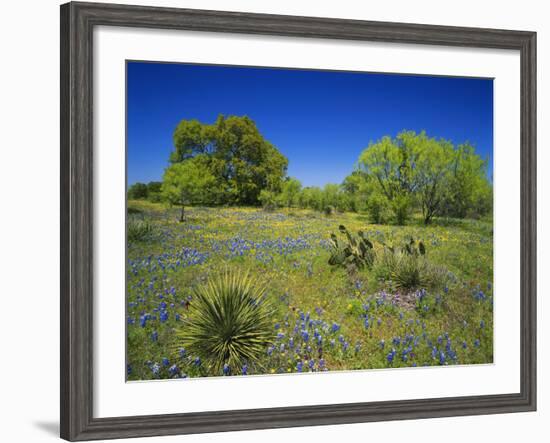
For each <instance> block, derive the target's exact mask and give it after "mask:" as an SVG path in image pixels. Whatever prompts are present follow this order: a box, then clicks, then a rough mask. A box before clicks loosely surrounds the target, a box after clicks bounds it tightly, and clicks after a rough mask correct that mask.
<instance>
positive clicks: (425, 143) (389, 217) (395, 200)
mask: <svg viewBox="0 0 550 443" xmlns="http://www.w3.org/2000/svg"><path fill="white" fill-rule="evenodd" d="M173 138H174V150H173V152H172V153H171V155H170V159H169V161H170V165H169V166H168V168H166V170H165V173H164V176H163V181H162V183H159V182H151V183H149V184H147V185H145V184H142V183H136V184H135V185H133V186H131V187H130V189H129V190H128V197H129V198H146V199H150V200H152V201H159V200H163V201H166V202H168V203H170V204H171V205H178V206H181V219H182V220H183V217H184V207H185V206H186V205H206V206H218V205H253V206H254V205H263V206H264V207H266V208H276V207H281V206H282V207H290V208H292V207H297V208H311V209H315V210H318V211H324V212H326V213H332V212H333V211H355V212H367V213H368V214H369V216H370V218H371V221H372V222H374V223H387V222H394V223H397V224H404V223H406V222H407V220H408V219H409V218H410V217H411V215H412V214H413V213H415V212H416V213H420V214H422V219H423V221H424V223H425V224H429V223H430V222H431V221H432V220H433V218H434V217H438V216H448V217H457V218H464V217H474V218H475V217H481V216H483V215H486V214H488V213H490V212H491V211H492V201H493V188H492V183H491V181H490V180H489V178H488V175H487V172H488V171H487V167H488V164H487V161H486V160H484V159H482V158H481V157H480V156H479V155H477V154H476V153H475V149H474V147H473V146H472V145H471V144H469V143H463V144H459V145H456V146H455V145H453V143H451V142H450V141H447V140H444V139H436V138H432V137H429V136H428V135H427V134H426V133H425V132H421V133H416V132H413V131H403V132H401V133H399V134H398V135H397V136H396V137H393V138H392V137H389V136H386V137H383V138H381V139H380V140H378V141H376V142H371V143H370V144H369V145H368V147H367V148H366V149H365V150H364V151H363V152H362V153H361V154H360V155H359V158H358V161H357V163H356V165H355V167H354V169H353V171H352V173H351V174H350V175H349V176H347V177H346V178H345V179H344V181H343V182H342V183H341V184H326V185H325V186H324V187H322V188H320V187H315V186H307V187H303V186H302V184H301V183H300V181H299V180H297V179H296V178H293V177H288V176H287V175H286V171H287V167H288V160H287V158H286V157H285V156H284V155H283V154H281V153H280V152H279V150H278V149H277V148H276V147H275V146H273V145H272V144H271V143H269V142H268V141H266V140H265V139H264V138H263V136H262V135H261V134H260V132H259V131H258V128H257V127H256V124H255V123H254V121H253V120H251V119H250V118H248V117H246V116H245V117H237V116H229V117H225V116H223V115H220V116H219V117H218V119H217V120H216V122H215V123H214V124H211V125H209V124H204V123H201V122H199V121H197V120H182V121H181V122H180V123H179V124H178V126H177V127H176V130H175V132H174V137H173Z"/></svg>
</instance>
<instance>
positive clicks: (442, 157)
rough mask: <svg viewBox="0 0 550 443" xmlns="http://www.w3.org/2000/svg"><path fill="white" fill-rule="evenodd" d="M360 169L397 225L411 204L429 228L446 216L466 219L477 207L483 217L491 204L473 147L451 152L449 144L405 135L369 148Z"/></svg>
mask: <svg viewBox="0 0 550 443" xmlns="http://www.w3.org/2000/svg"><path fill="white" fill-rule="evenodd" d="M358 165H359V170H360V171H362V172H364V173H365V174H366V175H367V177H368V178H369V179H371V180H372V182H373V183H374V184H375V186H374V192H376V193H380V194H381V195H383V196H384V197H385V198H386V199H387V201H388V203H389V206H390V208H391V209H392V210H393V212H394V215H395V218H396V220H397V221H398V222H399V223H403V222H404V221H405V219H406V217H407V213H408V211H409V209H410V208H411V207H412V206H413V205H415V204H416V205H418V206H419V207H420V209H421V211H422V215H423V218H424V223H426V224H428V223H430V221H431V220H432V218H433V217H434V216H437V215H442V214H445V213H447V214H451V215H454V216H459V217H464V216H465V215H466V212H467V210H468V208H470V209H472V208H473V207H475V206H476V205H477V207H478V208H479V209H478V211H479V212H480V213H481V212H482V211H486V210H487V207H488V206H490V204H489V201H491V200H492V187H491V185H490V183H489V182H488V180H487V176H486V163H485V162H484V161H483V160H482V159H481V158H480V157H479V156H478V155H477V154H475V151H474V149H473V147H472V146H470V145H468V144H464V145H459V146H458V147H457V148H456V149H455V148H454V146H453V144H452V143H451V142H449V141H447V140H444V139H436V138H432V137H428V136H427V135H426V133H425V132H421V133H419V134H417V133H416V132H414V131H403V132H401V133H399V134H398V135H397V137H395V138H391V137H383V138H382V139H380V140H379V141H377V142H375V143H370V144H369V146H368V147H367V148H366V149H365V150H364V151H363V152H362V153H361V155H360V156H359V162H358ZM480 195H483V197H480Z"/></svg>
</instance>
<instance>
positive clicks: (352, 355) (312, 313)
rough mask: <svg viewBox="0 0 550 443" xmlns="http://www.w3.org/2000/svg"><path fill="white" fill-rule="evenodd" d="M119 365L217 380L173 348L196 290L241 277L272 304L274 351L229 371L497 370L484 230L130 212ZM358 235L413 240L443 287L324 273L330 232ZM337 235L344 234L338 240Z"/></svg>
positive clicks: (199, 211) (250, 211)
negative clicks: (242, 273)
mask: <svg viewBox="0 0 550 443" xmlns="http://www.w3.org/2000/svg"><path fill="white" fill-rule="evenodd" d="M128 208H129V219H130V220H133V221H134V222H135V221H138V223H140V221H141V220H143V223H146V224H147V226H148V230H149V231H148V232H147V235H146V236H144V237H143V238H141V239H140V240H139V241H137V240H134V239H133V237H132V236H131V235H130V234H131V233H130V232H129V241H128V264H127V338H128V341H127V361H128V368H127V370H128V379H129V380H147V379H155V378H182V377H196V376H212V375H222V373H219V374H213V373H211V372H210V371H208V369H207V368H206V367H205V365H203V364H202V362H201V360H200V358H199V357H198V356H196V355H192V354H191V353H189V352H187V351H186V349H184V348H181V347H180V346H179V344H178V338H177V331H178V330H179V329H180V328H182V327H183V324H184V321H185V319H186V317H187V316H188V315H189V312H190V309H192V306H193V294H192V289H193V288H194V287H196V286H197V285H201V284H203V283H204V282H205V281H206V280H207V279H208V277H209V276H212V275H214V274H217V273H219V272H220V270H223V269H226V268H230V269H242V270H249V271H250V272H251V274H252V275H254V276H257V277H258V278H260V279H262V280H263V281H265V282H266V283H267V288H268V297H269V299H270V300H271V302H272V303H273V304H274V305H275V308H276V310H275V313H274V315H273V319H272V323H273V343H272V344H271V345H269V346H268V347H267V348H266V349H265V356H264V357H263V359H262V360H261V361H258V362H253V363H250V364H249V365H247V366H245V367H243V368H232V371H231V373H232V374H234V375H237V374H239V375H240V374H243V373H246V374H258V373H262V374H265V373H288V372H307V371H335V370H350V369H370V368H386V367H403V366H426V365H454V364H475V363H490V362H492V360H493V292H492V284H491V282H492V278H493V258H492V257H493V237H492V223H491V222H490V221H475V220H435V221H434V223H433V224H432V225H430V226H427V227H426V226H423V225H422V224H421V222H420V221H418V222H416V221H414V220H413V221H412V222H411V224H410V225H408V226H390V225H373V224H370V223H369V221H368V219H367V217H366V216H365V215H362V214H356V213H344V214H340V213H336V214H333V215H331V216H327V215H324V214H322V213H319V212H314V211H310V210H299V209H284V210H277V211H274V212H266V211H263V210H262V209H259V208H189V209H188V210H187V212H186V213H187V217H186V221H185V222H183V223H180V222H178V211H179V210H178V209H167V208H166V207H165V206H163V205H161V204H154V203H149V202H145V201H130V202H129V203H128ZM339 225H345V226H346V228H347V229H348V230H349V231H350V232H352V233H357V231H358V230H363V231H364V232H365V233H366V234H367V236H368V237H369V238H370V239H372V240H373V243H374V247H375V250H376V252H377V254H381V253H382V252H383V251H382V250H381V249H382V246H381V244H382V243H381V242H385V243H386V244H400V243H402V242H404V241H407V240H408V239H409V238H410V237H413V238H414V239H417V240H421V241H422V242H423V243H424V244H425V246H426V260H428V261H429V263H430V264H431V265H433V266H434V267H436V268H437V269H439V270H440V273H441V272H443V274H444V276H443V278H442V280H441V281H443V282H444V283H443V284H441V285H440V286H439V287H437V286H435V287H427V288H416V289H414V290H403V289H398V288H397V287H396V285H395V284H394V282H392V281H391V280H388V279H383V278H381V277H380V274H381V270H380V267H379V266H377V265H376V264H375V266H374V267H373V268H372V269H363V270H360V271H357V272H353V273H350V272H349V271H348V270H346V269H344V268H343V267H337V266H330V265H329V264H328V259H329V257H330V255H331V251H330V243H329V239H330V234H331V233H337V234H338V227H339ZM338 235H340V234H338Z"/></svg>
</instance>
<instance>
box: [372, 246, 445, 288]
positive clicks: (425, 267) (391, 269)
mask: <svg viewBox="0 0 550 443" xmlns="http://www.w3.org/2000/svg"><path fill="white" fill-rule="evenodd" d="M373 272H374V275H375V276H376V278H378V279H383V280H391V281H392V283H393V284H394V286H395V287H396V288H398V289H407V290H410V289H417V288H426V287H441V286H443V285H444V284H445V282H446V281H447V279H448V272H447V270H446V269H444V268H441V267H438V266H434V265H432V264H431V263H430V262H429V261H428V260H427V259H426V247H425V246H424V243H423V242H422V241H419V242H416V241H415V240H414V239H413V238H411V239H410V240H409V241H408V242H405V243H403V245H402V246H401V247H399V248H396V247H393V246H387V245H384V250H383V251H382V252H381V253H379V254H378V256H377V257H376V265H375V267H374V269H373Z"/></svg>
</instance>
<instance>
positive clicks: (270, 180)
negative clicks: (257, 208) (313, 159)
mask: <svg viewBox="0 0 550 443" xmlns="http://www.w3.org/2000/svg"><path fill="white" fill-rule="evenodd" d="M173 138H174V151H173V152H172V154H171V155H170V162H171V163H173V164H175V163H180V162H183V161H186V160H189V159H191V158H194V157H195V156H197V155H202V156H205V158H206V159H207V161H206V162H205V165H206V167H207V168H208V170H209V171H210V173H211V174H212V175H213V176H214V177H215V179H216V186H217V187H218V189H219V190H220V194H219V195H218V197H219V199H220V200H219V201H218V202H213V203H230V204H252V205H255V204H258V202H259V195H260V192H261V191H262V190H264V189H265V190H269V191H274V192H278V191H280V189H281V185H282V182H283V178H284V177H285V175H286V169H287V166H288V160H287V159H286V157H285V156H283V155H282V154H281V153H280V152H279V150H278V149H277V148H276V147H275V146H273V145H272V144H271V143H269V142H268V141H267V140H265V139H264V138H263V136H262V135H261V134H260V132H259V130H258V128H257V127H256V124H255V123H254V121H253V120H252V119H250V118H249V117H246V116H243V117H237V116H228V117H225V116H223V115H220V116H219V117H218V119H217V120H216V122H215V123H214V124H212V125H208V124H204V123H201V122H199V121H198V120H182V121H181V122H180V123H179V124H178V126H177V127H176V130H175V132H174V137H173Z"/></svg>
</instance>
